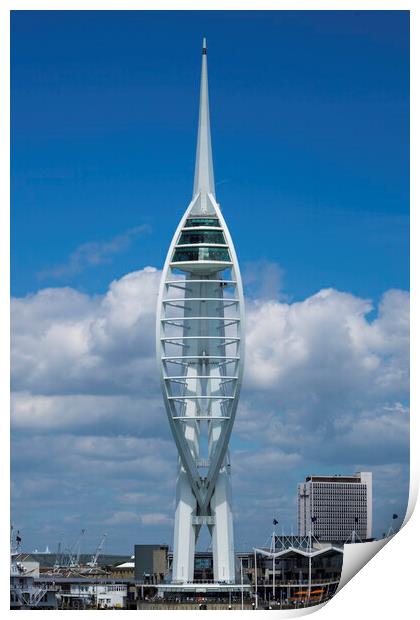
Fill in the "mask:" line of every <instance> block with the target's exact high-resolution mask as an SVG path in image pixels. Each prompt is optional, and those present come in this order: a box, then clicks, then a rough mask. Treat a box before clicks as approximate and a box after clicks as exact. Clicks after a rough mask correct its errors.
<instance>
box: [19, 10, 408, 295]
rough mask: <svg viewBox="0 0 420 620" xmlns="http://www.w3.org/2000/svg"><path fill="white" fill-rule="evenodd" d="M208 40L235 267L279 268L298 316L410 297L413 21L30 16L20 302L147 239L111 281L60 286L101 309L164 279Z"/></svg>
mask: <svg viewBox="0 0 420 620" xmlns="http://www.w3.org/2000/svg"><path fill="white" fill-rule="evenodd" d="M203 33H204V34H206V36H207V39H208V46H209V72H210V89H211V92H210V97H211V115H212V119H211V120H212V131H213V147H214V158H215V173H216V182H217V192H218V199H219V201H220V202H221V204H222V207H223V209H224V212H225V214H226V217H227V219H228V222H229V224H230V227H231V229H232V233H233V235H234V239H235V242H236V245H237V249H238V253H239V257H240V259H241V262H246V261H255V260H261V259H265V260H270V261H275V262H278V263H279V264H280V265H281V266H282V267H283V268H284V270H285V280H284V287H285V290H286V292H287V293H288V294H289V295H291V296H292V297H293V298H294V299H300V298H302V297H304V296H306V295H308V294H310V293H313V292H315V291H317V290H318V289H319V288H321V287H324V286H334V287H337V288H341V289H344V290H349V291H352V292H353V293H355V294H358V295H361V296H366V297H369V298H371V297H373V298H374V299H377V298H378V297H379V296H380V294H381V293H382V291H383V290H385V289H387V288H391V287H402V288H407V287H408V255H409V254H408V253H409V247H408V243H409V241H408V210H409V169H408V149H409V133H408V131H409V125H408V105H409V82H408V78H409V65H408V60H407V59H408V45H409V38H408V13H407V12H406V13H404V12H364V11H361V12H360V11H351V12H348V11H339V12H299V11H297V12H271V13H265V12H261V13H259V12H239V13H238V12H224V13H219V12H208V11H204V12H178V13H177V12H164V13H159V12H115V11H112V12H107V11H102V12H90V11H88V12H78V11H75V12H68V11H64V12H62V11H57V12H41V11H40V12H38V13H37V12H26V11H20V12H15V13H14V14H13V17H12V68H13V71H12V82H11V85H12V192H13V193H12V235H13V236H12V252H13V253H12V292H13V293H14V294H17V295H23V294H26V293H27V292H29V291H35V290H37V289H38V288H39V286H40V285H43V286H45V285H51V284H56V280H54V279H49V278H46V277H44V278H40V277H39V274H40V273H41V274H42V273H43V272H45V271H47V270H48V269H51V268H52V267H54V266H55V265H57V264H63V263H65V262H66V261H67V260H68V256H69V255H70V254H71V253H72V252H73V251H74V250H75V249H76V248H77V247H78V246H79V245H81V244H83V243H86V242H91V241H107V240H109V239H111V238H113V237H114V236H115V235H117V234H119V233H123V232H125V231H126V230H127V229H130V228H133V227H136V226H141V225H144V224H147V225H148V226H149V227H150V233H148V234H144V235H142V236H141V237H140V238H138V239H136V242H135V243H132V244H131V246H130V248H129V249H127V250H126V251H125V252H122V253H121V254H119V255H118V256H115V257H114V260H113V263H112V265H109V264H107V265H105V266H103V267H101V268H98V269H95V270H94V271H92V270H86V271H85V272H84V273H82V274H78V275H77V278H75V277H72V278H70V277H69V278H67V280H68V282H65V283H70V284H71V285H73V286H76V287H77V288H83V289H84V290H86V291H95V292H103V291H104V290H105V289H106V286H107V283H108V281H109V279H110V277H118V276H121V275H123V274H124V273H126V272H127V271H129V270H134V269H138V268H139V267H142V266H144V265H148V264H150V265H157V266H159V265H161V264H162V261H163V258H164V256H165V253H166V248H167V245H168V242H169V240H170V238H171V236H172V231H173V230H174V227H175V225H176V223H177V221H178V219H179V216H180V213H181V212H182V210H183V209H184V207H185V205H186V204H187V202H188V199H189V197H190V194H191V188H192V176H193V165H194V155H195V139H196V120H197V95H198V92H197V91H198V79H199V70H200V55H199V49H200V40H201V36H202V34H203ZM262 213H263V214H264V217H263V218H262V219H261V214H262ZM257 219H258V220H259V221H258V225H252V226H250V225H249V222H250V220H251V221H255V220H257Z"/></svg>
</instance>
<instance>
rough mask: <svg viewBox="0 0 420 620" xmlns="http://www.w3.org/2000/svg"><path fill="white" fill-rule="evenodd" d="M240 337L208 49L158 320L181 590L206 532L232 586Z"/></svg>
mask: <svg viewBox="0 0 420 620" xmlns="http://www.w3.org/2000/svg"><path fill="white" fill-rule="evenodd" d="M243 328H244V300H243V290H242V282H241V275H240V271H239V265H238V261H237V258H236V252H235V248H234V246H233V242H232V239H231V236H230V234H229V230H228V228H227V225H226V222H225V220H224V217H223V215H222V212H221V209H220V205H219V204H218V203H217V200H216V191H215V184H214V175H213V160H212V149H211V136H210V117H209V99H208V78H207V48H206V43H205V40H204V42H203V50H202V70H201V87H200V109H199V123H198V139H197V152H196V164H195V177H194V186H193V195H192V200H191V202H190V204H189V206H188V208H187V210H186V212H185V213H184V215H183V217H182V218H181V221H180V223H179V226H178V228H177V230H176V232H175V235H174V237H173V239H172V243H171V244H170V247H169V251H168V255H167V258H166V262H165V266H164V268H163V273H162V279H161V285H160V291H159V299H158V307H157V321H156V349H157V359H158V364H159V372H160V378H161V388H162V393H163V398H164V402H165V407H166V411H167V415H168V419H169V424H170V428H171V431H172V434H173V437H174V440H175V443H176V446H177V450H178V454H179V459H178V475H177V482H176V509H175V525H174V557H173V568H172V581H173V582H175V583H178V584H186V583H188V582H191V581H192V580H193V578H194V554H195V547H196V543H197V540H198V536H199V533H200V529H201V528H202V527H203V526H204V527H207V528H208V530H209V533H210V536H211V539H212V552H213V579H214V580H216V581H223V582H224V583H229V584H233V583H234V582H235V557H234V546H233V519H232V505H231V475H230V458H229V451H228V443H229V439H230V435H231V431H232V426H233V422H234V418H235V413H236V408H237V404H238V398H239V391H240V386H241V382H242V373H243V360H244V333H243Z"/></svg>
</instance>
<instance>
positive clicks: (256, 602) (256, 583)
mask: <svg viewBox="0 0 420 620" xmlns="http://www.w3.org/2000/svg"><path fill="white" fill-rule="evenodd" d="M254 562H255V564H254V571H255V609H258V574H257V550H256V549H255V547H254Z"/></svg>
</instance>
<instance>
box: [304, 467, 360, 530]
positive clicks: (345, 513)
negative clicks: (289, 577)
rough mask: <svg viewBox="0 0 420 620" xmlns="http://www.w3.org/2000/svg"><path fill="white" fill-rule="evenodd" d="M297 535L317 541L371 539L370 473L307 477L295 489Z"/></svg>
mask: <svg viewBox="0 0 420 620" xmlns="http://www.w3.org/2000/svg"><path fill="white" fill-rule="evenodd" d="M297 504H298V531H299V534H300V535H301V536H308V535H309V534H312V535H313V536H315V537H316V538H317V539H318V540H319V541H339V542H346V541H347V542H350V541H351V540H353V541H354V540H366V539H369V538H371V537H372V473H371V472H360V473H356V474H354V475H351V476H339V475H335V476H308V477H307V478H306V481H305V482H302V483H300V484H299V485H298V494H297Z"/></svg>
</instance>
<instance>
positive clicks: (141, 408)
mask: <svg viewBox="0 0 420 620" xmlns="http://www.w3.org/2000/svg"><path fill="white" fill-rule="evenodd" d="M160 275H161V274H160V272H159V271H158V270H156V269H154V268H152V267H147V268H145V269H143V270H142V271H137V272H134V273H130V274H127V275H126V276H124V277H123V278H121V279H120V280H116V281H114V282H112V283H111V284H110V287H109V290H108V291H107V293H106V294H105V295H103V296H89V295H86V294H83V293H79V292H77V291H75V290H73V289H70V288H56V289H51V288H50V289H45V290H41V291H39V292H38V293H36V294H34V295H29V296H27V297H25V298H20V299H14V300H13V301H12V385H13V390H14V393H13V399H12V427H13V429H14V439H13V455H14V472H15V483H14V487H13V488H14V492H13V495H14V498H15V509H16V510H18V511H19V510H20V512H21V514H22V515H25V514H26V513H25V511H28V510H31V511H32V513H31V517H32V518H34V514H33V511H36V510H37V508H36V506H38V510H39V511H41V512H42V510H43V508H42V506H43V507H44V509H45V508H46V506H48V507H49V509H50V512H51V515H52V516H51V518H52V519H53V518H56V519H57V518H60V519H61V520H62V519H63V518H64V516H65V515H66V514H70V512H71V513H72V514H77V515H80V519H81V520H83V519H84V520H85V521H86V522H88V523H89V520H91V522H92V523H91V525H90V527H96V526H95V525H94V524H95V523H96V524H103V523H108V524H109V525H119V524H126V525H127V527H130V526H132V527H134V526H135V524H136V523H138V524H139V526H142V525H143V526H147V527H149V526H152V525H153V526H156V528H158V527H160V528H161V531H163V532H167V535H165V536H166V539H168V538H169V539H170V536H171V533H170V527H171V524H172V518H171V517H170V516H168V514H172V513H171V510H172V507H173V497H174V489H175V471H176V450H175V448H174V444H173V441H172V439H171V437H170V432H169V426H168V424H167V420H166V414H165V412H164V408H163V402H162V399H161V395H160V388H159V385H158V381H157V371H156V362H155V351H154V330H155V313H156V301H157V289H158V283H159V279H160ZM274 275H275V274H274ZM375 310H376V309H375V308H374V307H373V304H372V303H371V302H370V301H368V300H364V299H361V298H359V297H356V296H354V295H352V294H350V293H344V292H339V291H336V290H334V289H325V290H322V291H319V293H317V294H316V295H313V296H311V297H309V298H307V299H305V300H303V301H300V302H294V303H286V302H285V301H276V300H275V299H270V298H269V296H267V297H265V298H264V299H254V300H250V301H248V302H247V338H246V365H245V368H246V374H245V380H244V385H243V392H242V395H241V399H240V405H239V409H238V414H237V419H236V421H235V425H234V429H233V436H232V465H233V467H232V470H233V477H234V485H235V486H234V501H235V512H237V513H238V514H242V515H243V519H241V520H240V521H241V522H240V524H239V527H240V528H246V527H248V529H249V528H250V527H251V526H250V525H247V523H248V524H250V523H255V524H256V523H260V524H261V522H262V519H263V516H262V509H261V507H262V506H266V507H269V510H271V511H274V510H275V511H276V514H278V513H279V512H280V510H283V516H284V515H286V516H285V518H287V519H288V522H290V523H292V522H293V519H294V518H295V517H294V515H295V490H296V484H297V482H299V481H300V479H301V478H302V476H304V475H307V474H308V473H316V472H317V471H320V470H322V472H325V473H327V472H328V471H331V469H333V470H334V473H336V472H337V473H338V472H339V471H344V472H351V471H354V470H356V468H359V467H360V468H363V469H371V470H372V471H374V475H376V473H375V472H377V474H378V476H379V477H380V482H379V484H378V487H377V488H378V494H379V495H378V498H377V505H378V506H379V507H383V509H384V510H385V509H387V508H386V507H387V506H388V505H389V502H388V503H387V501H388V500H386V498H385V494H386V492H388V493H389V489H392V488H394V487H396V486H398V489H400V491H397V490H395V497H399V498H400V501H401V497H402V495H403V493H402V491H401V489H402V488H405V487H404V485H406V482H407V475H406V472H407V459H408V432H409V427H408V409H407V402H408V378H409V369H408V346H409V296H408V294H407V293H406V292H404V291H396V290H390V291H387V292H386V293H385V294H384V296H383V298H382V300H381V302H380V304H379V306H378V308H377V314H376V315H375V314H374V312H375ZM29 472H30V475H29ZM54 476H55V477H56V478H55V479H56V480H59V482H60V484H59V485H58V487H57V486H56V485H54V482H53V480H54ZM36 479H45V483H44V484H40V485H39V484H38V485H37V484H36ZM37 494H38V495H39V498H38V504H37V497H36V496H37ZM25 502H26V503H25ZM28 502H29V505H28ZM40 502H42V504H41V503H40ZM127 508H129V510H127ZM245 517H246V518H245ZM28 518H29V515H28ZM43 518H44V520H45V518H50V517H46V516H45V515H44V517H43ZM264 518H266V515H265V516H264ZM41 521H42V519H41ZM36 522H37V521H36V519H35V520H34V521H33V523H36ZM251 529H252V528H251ZM99 533H100V532H99ZM99 533H98V535H99ZM163 538H165V537H163Z"/></svg>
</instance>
